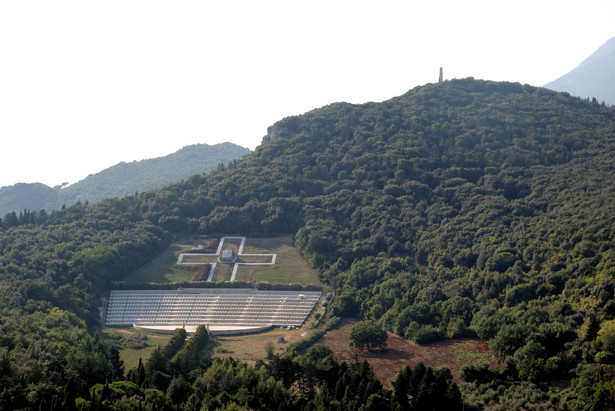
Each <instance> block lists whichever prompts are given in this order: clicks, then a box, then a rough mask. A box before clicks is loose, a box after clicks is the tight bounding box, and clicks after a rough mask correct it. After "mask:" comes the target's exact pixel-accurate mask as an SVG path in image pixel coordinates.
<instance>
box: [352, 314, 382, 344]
mask: <svg viewBox="0 0 615 411" xmlns="http://www.w3.org/2000/svg"><path fill="white" fill-rule="evenodd" d="M387 338H388V336H387V333H386V331H384V330H383V329H382V327H381V326H380V325H379V324H378V323H376V322H374V321H371V320H365V321H359V322H358V323H356V324H355V326H354V327H352V330H351V331H350V346H351V347H356V348H358V349H360V350H362V349H363V348H367V351H371V349H372V348H376V347H380V348H385V347H386V345H387Z"/></svg>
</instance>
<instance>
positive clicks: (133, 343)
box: [103, 328, 173, 372]
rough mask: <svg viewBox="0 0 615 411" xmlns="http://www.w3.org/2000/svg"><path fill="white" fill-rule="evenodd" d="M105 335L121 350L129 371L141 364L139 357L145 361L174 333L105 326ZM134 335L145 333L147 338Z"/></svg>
mask: <svg viewBox="0 0 615 411" xmlns="http://www.w3.org/2000/svg"><path fill="white" fill-rule="evenodd" d="M103 335H104V337H105V339H106V340H108V341H109V342H110V343H111V344H113V346H115V348H117V350H118V351H119V352H120V359H121V360H122V361H124V371H125V372H128V370H131V369H133V368H136V367H137V366H138V365H139V358H141V360H142V361H143V362H145V361H146V360H147V359H148V358H149V356H150V355H151V353H152V351H154V350H155V349H156V347H158V346H160V347H163V346H164V345H165V344H166V343H167V342H169V340H170V339H171V337H173V335H170V334H169V335H167V334H154V333H146V332H143V331H141V330H136V329H133V328H105V329H103ZM132 335H135V336H136V335H145V336H146V337H147V339H145V340H137V339H134V338H131V336H132Z"/></svg>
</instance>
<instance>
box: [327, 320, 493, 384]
mask: <svg viewBox="0 0 615 411" xmlns="http://www.w3.org/2000/svg"><path fill="white" fill-rule="evenodd" d="M357 321H358V320H354V319H345V320H343V321H342V323H341V324H340V326H339V327H338V328H336V329H335V330H332V331H329V332H328V333H327V334H326V335H325V336H324V337H323V338H322V339H321V340H320V341H319V342H318V343H320V344H325V345H327V346H328V347H330V348H331V349H332V350H333V352H334V353H335V356H336V357H337V359H338V361H340V362H341V361H347V362H354V361H355V360H358V361H363V360H368V361H369V362H370V364H371V365H372V367H373V368H374V373H375V374H376V377H378V379H379V380H380V381H381V382H382V383H383V384H385V385H388V384H389V381H390V380H391V379H392V378H393V377H395V375H396V374H397V372H398V371H399V369H401V368H403V367H406V366H410V367H414V366H415V365H416V364H418V363H419V362H422V363H423V364H425V365H427V366H430V367H434V368H435V367H448V368H450V370H451V373H452V374H453V377H454V378H455V381H456V382H457V383H460V382H461V381H460V380H459V372H460V371H461V367H463V366H464V365H470V364H475V365H477V364H485V363H486V364H489V365H491V366H497V361H496V360H495V357H494V356H493V354H491V352H490V350H489V345H488V343H487V342H486V341H481V340H478V339H455V340H446V341H441V342H437V343H432V344H425V345H419V344H417V343H415V342H413V341H410V340H406V339H404V338H402V337H400V336H398V335H395V334H391V333H388V335H389V338H388V341H387V348H386V349H384V350H372V351H371V352H370V351H366V350H357V349H355V348H351V347H350V346H349V345H348V342H349V338H350V330H351V328H352V326H353V325H354V324H355V323H356V322H357Z"/></svg>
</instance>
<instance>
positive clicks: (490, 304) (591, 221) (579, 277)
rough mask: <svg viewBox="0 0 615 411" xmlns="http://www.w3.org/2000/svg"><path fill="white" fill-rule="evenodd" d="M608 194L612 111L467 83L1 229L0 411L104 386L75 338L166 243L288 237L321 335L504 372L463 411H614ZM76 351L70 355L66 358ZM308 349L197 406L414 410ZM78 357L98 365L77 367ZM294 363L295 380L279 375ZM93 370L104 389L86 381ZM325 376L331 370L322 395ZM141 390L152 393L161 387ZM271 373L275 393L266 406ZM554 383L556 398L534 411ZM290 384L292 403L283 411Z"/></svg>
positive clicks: (356, 109) (281, 133)
mask: <svg viewBox="0 0 615 411" xmlns="http://www.w3.org/2000/svg"><path fill="white" fill-rule="evenodd" d="M614 174H615V109H613V108H608V107H605V106H602V105H599V104H596V103H592V102H589V101H585V100H581V99H578V98H573V97H570V96H569V95H568V94H565V93H555V92H552V91H548V90H545V89H541V88H534V87H530V86H522V85H520V84H512V83H494V82H486V81H477V80H473V79H465V80H454V81H448V82H443V83H438V84H432V85H426V86H423V87H418V88H416V89H413V90H411V91H409V92H408V93H406V94H405V95H402V96H400V97H397V98H394V99H391V100H389V101H385V102H383V103H368V104H363V105H352V104H346V103H338V104H332V105H329V106H326V107H323V108H320V109H317V110H314V111H311V112H309V113H306V114H304V115H301V116H294V117H288V118H286V119H283V120H281V121H279V122H278V123H276V124H275V125H273V126H272V127H271V128H270V130H269V133H268V136H267V137H266V138H265V139H264V141H263V144H262V145H261V146H260V147H258V148H257V149H256V151H255V152H254V153H253V154H251V155H249V156H246V157H245V158H244V159H242V160H240V161H233V162H231V163H230V164H229V165H227V166H226V167H221V168H218V169H217V170H215V171H213V172H212V173H210V174H208V175H197V176H193V177H191V178H189V179H187V180H186V181H184V182H181V183H178V184H173V185H170V186H167V187H165V188H163V189H161V190H158V191H152V192H147V193H141V194H138V195H136V196H127V197H125V198H122V199H114V200H105V201H103V202H101V203H98V204H90V205H82V204H78V205H76V206H73V207H69V208H67V209H64V210H58V211H54V212H52V213H44V212H33V213H26V214H24V215H22V216H20V217H17V216H14V215H13V216H7V217H5V218H4V219H3V221H2V229H0V278H1V279H2V280H1V283H0V286H1V289H0V299H1V300H2V301H4V302H5V303H4V304H3V305H2V314H1V315H2V320H1V323H0V324H1V326H0V347H2V348H0V356H1V358H3V360H2V367H4V369H5V370H9V371H10V372H7V373H6V374H5V375H7V376H8V377H6V378H5V379H4V380H2V381H3V382H2V384H3V385H2V390H4V391H3V394H2V399H3V401H7V400H6V398H18V399H19V400H20V401H22V403H23V404H40V403H41V402H42V401H43V399H45V398H56V399H59V400H58V401H60V402H62V401H64V403H66V401H65V397H66V396H68V395H70V396H72V397H83V398H84V400H87V398H86V397H87V395H89V394H87V393H84V391H83V390H81V391H79V392H74V391H73V389H72V388H67V387H69V386H71V387H72V385H70V384H69V382H71V381H79V383H80V385H79V386H80V387H84V388H83V389H85V387H91V386H92V385H93V384H95V383H101V384H104V383H105V381H112V380H114V379H121V378H122V377H121V376H120V374H121V370H120V367H119V365H118V364H117V361H116V360H114V359H115V358H116V357H114V353H113V349H112V348H110V347H109V346H107V345H105V343H104V342H101V341H100V340H99V339H97V337H96V336H94V337H85V335H86V332H87V331H86V324H88V325H89V326H90V331H92V330H95V329H96V327H97V321H96V318H97V311H96V306H97V304H98V300H97V294H98V293H99V292H100V291H102V290H103V289H104V288H105V287H107V286H108V285H109V284H110V281H112V280H116V279H119V278H121V277H122V275H124V274H125V273H126V272H128V271H129V270H131V269H132V268H134V267H136V266H138V265H139V264H141V263H143V262H145V261H147V260H148V259H150V258H152V257H153V256H154V255H156V254H157V253H158V252H159V251H160V250H161V249H162V248H163V247H164V246H165V245H166V244H168V242H169V241H170V239H171V238H172V237H173V236H175V235H178V234H182V233H184V234H185V233H198V234H202V235H216V236H217V235H223V234H243V235H254V234H273V233H288V232H292V233H295V242H296V245H297V246H298V247H299V249H300V251H301V252H302V254H303V255H304V257H305V258H306V259H307V260H308V262H309V263H310V264H311V265H312V266H313V267H314V268H315V269H317V270H318V272H319V274H320V276H321V278H322V280H323V281H325V282H327V283H329V284H330V285H331V286H333V287H334V288H335V290H336V298H335V299H334V300H333V302H332V304H331V305H330V308H331V309H330V310H328V311H329V313H330V315H334V316H342V317H343V316H356V317H360V318H366V319H371V320H374V321H377V322H379V323H380V324H382V325H383V326H384V327H385V328H386V329H388V330H390V331H392V332H395V333H398V334H400V335H402V336H405V337H407V338H411V339H414V340H415V341H417V342H419V343H425V342H429V341H435V340H439V339H445V338H451V337H464V336H478V337H479V338H481V339H484V340H488V341H489V343H490V347H491V349H492V350H493V352H494V353H495V354H496V356H497V357H498V358H499V359H500V361H501V363H502V367H501V368H500V369H494V370H486V369H476V368H472V367H468V368H466V369H465V370H464V371H463V372H462V374H463V375H462V378H463V379H464V380H465V381H466V384H464V386H463V387H462V388H461V393H462V394H463V399H464V402H465V406H466V409H480V408H481V406H482V405H485V404H489V403H491V404H500V405H502V404H508V405H505V407H507V408H509V409H510V408H518V407H520V405H518V404H517V403H515V402H514V401H516V400H517V399H518V398H528V400H527V401H528V403H526V404H524V405H523V406H524V407H526V408H528V407H529V405H528V404H534V405H536V404H538V403H540V404H542V406H544V407H546V408H564V407H568V409H608V406H609V405H608V404H612V403H613V402H612V401H613V400H615V394H614V393H615V355H613V350H614V349H615V299H614V289H615V175H614ZM76 336H77V337H79V338H80V341H81V342H80V345H83V344H86V347H80V348H79V349H77V348H76V347H75V346H73V345H71V344H70V343H69V341H71V340H72V339H74V338H75V337H76ZM314 348H316V350H315V351H316V353H315V354H313V356H312V357H310V354H306V355H305V357H299V358H298V359H297V358H295V359H292V358H277V357H275V356H274V357H272V358H270V361H269V363H267V365H266V366H265V365H262V367H261V366H260V365H258V364H257V368H258V367H261V368H260V369H257V370H255V371H250V372H254V373H260V374H262V375H261V376H260V377H258V378H260V379H261V380H260V381H261V382H262V386H261V385H260V384H261V383H259V384H256V382H254V385H249V386H246V389H247V390H248V393H246V392H244V393H243V394H241V393H239V392H238V391H237V390H236V388H237V387H236V386H233V387H235V388H234V389H233V390H234V391H233V390H231V389H230V388H229V391H228V392H227V396H226V397H225V396H224V395H222V394H219V393H220V388H219V387H218V388H215V389H214V388H212V391H211V393H216V394H212V395H213V396H214V397H215V398H216V401H218V402H217V403H216V402H211V403H210V404H215V406H225V405H228V404H230V403H232V402H235V403H237V404H241V405H245V406H250V407H256V408H258V405H254V404H258V403H256V402H250V400H249V399H246V398H245V397H246V396H249V398H250V399H252V400H254V399H255V398H259V394H257V393H256V392H257V391H251V390H252V389H254V390H257V389H256V388H254V387H256V386H259V387H260V388H259V389H261V391H260V392H261V395H265V394H264V393H265V392H268V393H269V394H267V395H273V394H271V393H272V392H276V395H278V397H277V398H279V399H280V402H279V404H282V403H283V404H285V406H286V405H288V404H289V403H293V402H294V403H295V404H300V406H301V407H306V409H307V408H309V407H316V406H317V405H315V404H316V402H318V401H320V404H321V405H322V404H324V405H322V406H323V407H324V408H325V409H326V408H335V406H339V405H340V404H343V405H342V408H344V409H359V408H360V406H361V404H363V405H365V406H366V407H367V409H369V408H370V407H373V408H378V407H380V408H382V409H384V408H386V407H391V408H399V409H406V407H407V406H408V404H407V403H404V402H403V399H404V398H405V399H407V395H408V394H410V395H413V396H414V394H412V393H416V394H417V396H418V392H417V391H412V390H413V389H416V387H417V386H418V385H416V384H415V385H414V386H413V387H414V388H409V387H411V386H412V384H410V383H409V382H408V381H412V378H416V376H415V377H412V375H413V374H412V370H406V371H405V374H404V373H402V374H400V375H399V376H398V380H397V382H396V383H395V384H393V385H392V386H393V389H392V391H388V390H380V387H378V386H377V385H375V383H374V382H373V381H372V382H369V381H371V380H370V378H371V377H369V375H371V374H370V372H369V370H368V369H366V368H365V366H364V368H363V369H360V367H359V365H356V368H348V365H344V366H342V367H341V368H337V367H334V366H333V365H331V363H330V361H333V359H331V358H330V356H329V354H328V353H326V352H321V351H319V350H322V348H318V346H316V347H314ZM82 351H84V352H86V353H92V355H91V356H86V358H98V359H100V363H98V364H93V363H92V362H91V361H90V362H88V361H86V359H85V358H84V359H82V360H80V358H81V357H80V355H81V354H79V353H80V352H82ZM94 353H96V355H97V356H95V355H94ZM325 359H326V361H329V362H328V363H327V362H326V361H325ZM92 361H93V360H92ZM284 361H286V363H285V362H284ZM323 361H324V362H323ZM280 362H282V364H286V365H285V366H280V365H279V364H280ZM105 364H106V365H105ZM208 364H209V365H208ZM293 364H294V365H293ZM311 364H318V365H314V367H316V368H313V367H312V365H311ZM326 364H329V365H331V367H329V366H328V365H326ZM291 365H292V366H293V367H295V368H292V367H291V368H292V369H293V370H295V371H296V373H297V374H293V375H290V376H289V375H286V376H283V375H281V374H279V373H280V372H281V371H280V370H281V369H284V368H285V367H286V366H288V367H290V366H291ZM96 367H102V369H103V370H105V371H104V373H103V372H96V373H92V371H91V369H92V368H96ZM105 367H106V368H105ZM160 367H162V366H160ZM208 367H209V368H208ZM212 367H213V368H212ZM220 367H223V368H224V369H226V372H227V375H228V378H229V380H227V381H231V380H232V381H234V382H235V383H236V384H239V385H241V383H240V382H238V381H240V378H239V377H237V376H235V377H232V375H234V374H233V372H238V371H237V368H238V367H239V368H240V367H244V365H241V364H239V365H238V364H234V363H232V362H227V363H226V365H224V364H222V363H220V364H218V363H216V364H211V362H210V363H204V364H202V365H201V371H192V373H190V372H188V371H186V370H184V371H181V370H179V371H178V370H177V369H176V370H175V371H176V372H177V373H178V374H177V375H180V374H181V376H182V378H185V381H184V382H186V384H187V386H188V387H189V388H186V385H185V384H184V388H185V389H186V391H185V396H184V397H183V399H182V398H179V399H174V400H173V402H175V401H176V400H177V401H180V402H179V403H182V401H186V398H187V397H188V396H189V395H190V393H192V395H191V396H190V398H192V399H191V400H190V401H192V402H193V403H194V404H199V406H200V405H201V404H203V403H205V401H210V400H208V399H207V398H208V397H207V395H205V397H203V395H204V394H203V393H207V392H209V391H208V390H209V388H207V389H205V388H203V386H204V384H205V381H210V383H211V384H213V382H211V381H214V380H215V378H214V377H213V375H209V374H208V373H210V374H211V373H215V372H222V370H221V369H220ZM276 367H278V368H276ZM280 367H281V368H280ZM310 367H312V368H310ZM344 367H346V368H344ZM62 369H63V370H69V371H61V370H62ZM325 369H335V370H336V371H335V373H334V374H330V375H328V377H327V376H325V374H326V373H325V371H324V370H325ZM145 370H146V371H148V372H149V374H148V375H150V378H153V377H151V375H158V374H154V371H156V370H158V369H157V368H156V367H153V368H152V366H150V367H149V369H148V367H145ZM344 370H346V371H347V372H351V371H352V372H353V373H355V372H356V373H358V374H352V376H348V377H347V378H351V379H352V378H355V379H356V378H358V379H359V380H361V381H363V384H368V385H369V387H370V390H369V391H365V390H363V391H362V393H363V394H366V392H367V393H368V395H370V398H371V400H370V401H368V400H367V398H364V397H361V396H360V394H359V392H361V390H360V389H359V390H358V391H359V392H355V391H352V390H351V391H349V392H348V393H347V395H346V394H345V393H343V392H338V391H337V390H338V388H336V387H335V386H334V384H333V382H332V381H335V380H336V378H339V375H342V374H343V373H344V372H345V371H344ZM353 370H354V371H353ZM158 371H160V372H162V371H164V374H165V375H171V374H173V373H172V372H171V371H170V369H169V368H168V367H167V368H166V369H165V368H164V367H162V368H161V370H158ZM182 372H183V374H182ZM199 372H200V373H201V374H199ZM242 372H243V374H242V375H244V376H246V375H247V374H246V373H248V371H242ZM319 372H320V373H321V374H318V373H319ZM418 372H419V373H420V375H421V376H423V375H426V374H425V373H426V371H425V370H424V369H423V370H419V371H418ZM429 372H431V371H429ZM135 373H137V374H138V370H137V371H135ZM276 373H278V374H276ZM306 373H307V374H306ZM313 373H316V374H313ZM322 373H325V374H322ZM339 373H342V374H339ZM103 375H104V376H105V378H102V376H103ZM131 375H132V377H131V378H133V380H134V381H136V382H137V383H139V379H138V378H137V377H135V375H136V374H131ZM207 375H209V376H208V377H207ZM268 375H271V376H274V377H276V379H277V380H279V381H283V382H284V384H286V385H284V384H283V385H284V386H283V387H281V386H275V387H274V385H275V384H273V382H271V383H267V382H266V381H267V376H268ZM314 375H320V377H318V378H320V379H318V378H313V377H314ZM332 375H333V376H332ZM307 376H309V381H306V380H305V379H302V378H308V377H307ZM178 378H179V377H178ZM233 378H236V379H233ZM246 378H247V377H246ZM254 378H256V379H258V378H257V377H256V376H254ZM284 378H286V379H284ZM421 378H422V377H421ZM426 378H427V377H426ZM419 379H420V378H419ZM435 380H438V381H439V383H438V384H435V385H434V386H431V385H429V387H430V388H429V390H431V391H429V392H430V395H429V397H430V398H436V397H438V396H440V395H442V396H443V397H442V398H446V399H447V401H448V400H450V401H452V402H451V403H449V405H450V404H457V403H456V398H457V396H456V394H455V392H456V391H455V389H456V388H454V387H453V386H452V385H451V386H449V382H450V378H448V377H447V376H446V375H444V374H442V375H440V374H438V377H437V378H435V377H434V374H433V373H432V374H431V377H429V378H428V379H427V380H425V381H435ZM553 380H558V381H560V384H558V387H559V386H563V387H564V388H562V389H561V391H551V392H550V393H549V391H548V388H547V387H548V384H547V383H548V382H549V381H553ZM199 381H200V382H199ZM296 381H299V382H298V383H297V384H299V386H301V387H303V388H305V389H304V390H302V391H301V393H302V394H301V395H302V396H300V398H303V399H300V398H297V397H294V395H296V392H294V391H293V390H292V389H291V387H292V386H293V384H294V382H296ZM355 381H356V380H355ZM402 381H405V382H402ZM421 381H423V380H421ZM447 381H448V382H447ZM17 382H19V384H21V386H20V385H18V384H17ZM415 382H416V381H415ZM561 382H563V383H561ZM287 383H288V384H287ZM406 383H408V384H410V385H408V386H405V385H404V384H406ZM143 384H145V385H146V386H147V384H146V383H143V382H142V381H141V387H144V385H143ZM169 384H170V382H169V381H167V385H169ZM199 384H200V385H199ZM229 384H230V383H229ZM246 384H247V383H246ZM267 384H269V385H267ZM272 384H273V385H272ZM301 384H303V385H301ZM319 384H320V385H319ZM231 385H232V384H231ZM325 386H326V387H327V388H324V387H325ZM357 386H358V385H357ZM363 386H366V385H363ZM15 387H17V388H15ZM147 387H148V389H154V387H156V384H155V383H154V382H151V381H150V385H149V386H147ZM208 387H209V386H208ZM265 387H269V388H267V390H270V391H267V390H266V389H265ZM315 387H320V389H318V390H316V391H318V393H319V394H318V395H316V394H315V391H314V389H315ZM455 387H456V386H455ZM26 388H27V389H26ZM99 389H101V388H100V387H99ZM107 389H108V388H107ZM156 389H158V390H159V391H161V392H162V391H164V389H168V387H167V386H164V384H162V385H160V386H157V388H156ZM340 389H341V388H340ZM20 390H23V391H24V392H25V394H24V395H23V397H19V395H18V393H16V392H15V391H20ZM199 390H200V391H199ZM216 390H218V391H216ZM289 390H290V391H289ZM408 390H409V391H408ZM425 390H427V388H425ZM552 390H555V388H552ZM86 391H87V390H86ZM332 391H336V392H335V393H333V392H332ZM422 392H423V395H426V394H425V392H427V391H422ZM445 392H447V393H449V394H447V396H444V394H443V393H445ZM325 393H326V394H327V395H328V396H325ZM150 394H151V393H150ZM167 394H168V395H169V396H170V395H171V394H170V393H169V392H168V391H167ZM218 394H219V395H218ZM329 394H331V395H329ZM372 394H373V395H372ZM11 395H12V396H13V397H11ZM101 395H102V394H101ZM135 395H136V394H135ZM140 395H141V396H142V397H143V398H145V399H147V395H146V394H145V393H143V392H141V394H140ZM151 395H153V394H151ZM242 395H243V397H242ZM95 397H96V396H95ZM323 397H324V398H323ZM96 398H98V399H101V398H100V396H99V397H96ZM242 398H243V399H242ZM92 401H97V399H92ZM211 401H213V400H211ZM284 401H287V402H284ZM69 402H70V401H69ZM276 404H278V403H276ZM279 404H278V405H279ZM515 404H516V405H515ZM212 407H213V406H212ZM268 407H270V408H274V407H273V405H270V406H268ZM383 407H384V408H383ZM430 407H431V408H430ZM434 407H436V406H435V405H433V404H425V405H424V406H422V408H420V409H434ZM588 407H589V408H588ZM436 408H437V407H436Z"/></svg>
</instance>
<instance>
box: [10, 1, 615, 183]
mask: <svg viewBox="0 0 615 411" xmlns="http://www.w3.org/2000/svg"><path fill="white" fill-rule="evenodd" d="M613 36H615V0H608V1H607V0H584V1H583V2H580V1H578V0H575V1H562V0H557V1H555V0H554V1H552V0H531V1H526V0H521V1H520V0H516V1H508V0H507V1H493V0H491V1H472V0H466V1H460V0H454V1H448V0H442V1H411V0H406V1H386V0H385V1H378V2H376V1H369V2H367V1H356V0H353V1H336V0H328V1H315V0H310V1H290V0H286V1H265V0H262V1H254V0H251V1H216V2H209V1H176V2H171V1H164V2H163V1H151V0H148V1H130V0H121V1H114V0H105V1H97V2H92V1H83V0H78V1H48V0H45V1H20V0H14V1H8V0H7V1H2V2H0V143H1V144H0V186H5V185H10V184H14V183H17V182H42V183H45V184H47V185H50V186H53V185H57V184H60V183H62V182H71V183H73V182H76V181H79V180H81V179H83V178H85V177H86V176H87V175H88V174H91V173H96V172H98V171H100V170H102V169H105V168H107V167H110V166H112V165H114V164H116V163H118V162H120V161H133V160H141V159H144V158H152V157H159V156H162V155H166V154H170V153H172V152H174V151H177V150H178V149H180V148H181V147H183V146H185V145H189V144H196V143H207V144H215V143H219V142H223V141H231V142H234V143H236V144H239V145H241V146H244V147H249V148H250V149H254V148H255V147H256V146H257V145H259V144H260V142H261V139H262V137H263V136H264V135H265V134H266V132H267V127H268V126H270V125H271V124H273V123H275V122H276V121H277V120H280V119H281V118H283V117H285V116H289V115H294V114H301V113H304V112H306V111H309V110H311V109H313V108H316V107H320V106H323V105H326V104H329V103H332V102H337V101H347V102H351V103H364V102H366V101H382V100H386V99H389V98H391V97H394V96H397V95H400V94H403V93H405V92H406V91H408V90H409V89H411V88H413V87H415V86H417V85H423V84H426V83H431V82H435V81H437V79H438V70H439V67H440V66H442V67H443V68H444V76H445V78H448V79H450V78H454V77H455V78H462V77H467V76H473V77H475V78H480V79H488V80H507V81H516V82H521V83H528V84H531V85H536V86H540V85H543V84H545V83H547V82H549V81H551V80H554V79H556V78H558V77H559V76H561V75H563V74H565V73H566V72H568V71H570V70H571V69H573V68H574V67H576V66H577V65H578V64H579V63H581V61H582V60H584V59H585V58H586V57H588V56H589V55H590V54H591V53H593V52H594V51H595V50H596V49H598V48H599V47H600V46H601V45H602V44H603V43H605V42H606V41H607V40H608V39H610V38H611V37H613Z"/></svg>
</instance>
